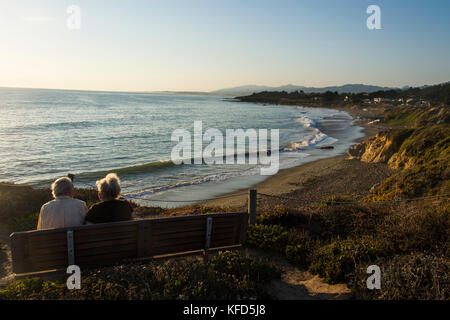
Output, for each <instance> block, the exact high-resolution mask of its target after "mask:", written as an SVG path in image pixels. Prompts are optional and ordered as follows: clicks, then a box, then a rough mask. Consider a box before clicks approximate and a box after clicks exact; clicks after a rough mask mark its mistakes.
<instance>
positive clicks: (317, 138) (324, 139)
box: [283, 116, 338, 151]
mask: <svg viewBox="0 0 450 320" xmlns="http://www.w3.org/2000/svg"><path fill="white" fill-rule="evenodd" d="M296 120H297V122H299V123H301V124H302V126H303V127H305V128H309V129H311V134H308V135H306V136H304V137H303V138H302V140H301V141H296V142H292V143H291V144H289V145H288V146H287V147H285V148H284V149H283V150H284V151H296V150H302V149H306V148H310V147H313V146H317V145H319V144H325V143H326V144H333V143H335V142H336V141H338V140H337V139H335V138H333V137H329V136H328V135H326V134H325V133H323V132H322V131H320V130H319V129H318V128H317V122H316V121H315V120H313V119H310V118H308V117H305V116H301V117H300V118H298V119H296Z"/></svg>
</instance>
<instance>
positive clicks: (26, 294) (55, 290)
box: [0, 278, 65, 300]
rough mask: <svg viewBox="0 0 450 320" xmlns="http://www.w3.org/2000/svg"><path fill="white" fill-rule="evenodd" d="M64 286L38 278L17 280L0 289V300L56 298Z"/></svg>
mask: <svg viewBox="0 0 450 320" xmlns="http://www.w3.org/2000/svg"><path fill="white" fill-rule="evenodd" d="M64 287H65V286H64V285H61V284H56V283H54V282H48V281H44V280H42V279H40V278H28V279H23V280H18V281H16V282H14V283H13V284H11V285H9V286H8V287H6V289H4V290H0V300H16V299H20V300H22V299H56V298H58V296H59V294H60V292H61V291H62V290H63V289H64Z"/></svg>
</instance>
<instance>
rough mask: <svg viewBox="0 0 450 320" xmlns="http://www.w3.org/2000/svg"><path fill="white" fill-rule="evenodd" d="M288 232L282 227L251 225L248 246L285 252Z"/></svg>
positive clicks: (248, 233) (248, 232)
mask: <svg viewBox="0 0 450 320" xmlns="http://www.w3.org/2000/svg"><path fill="white" fill-rule="evenodd" d="M287 239H288V231H287V230H286V229H285V228H284V227H282V226H280V225H270V226H266V225H262V224H255V225H249V228H248V231H247V244H248V245H250V246H253V247H256V248H259V249H269V250H273V251H278V252H283V251H284V250H285V248H286V244H287Z"/></svg>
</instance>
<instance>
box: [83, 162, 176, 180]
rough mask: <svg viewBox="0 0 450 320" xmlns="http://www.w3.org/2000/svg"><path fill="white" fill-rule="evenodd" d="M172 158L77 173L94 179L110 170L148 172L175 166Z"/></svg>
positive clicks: (117, 171) (84, 177)
mask: <svg viewBox="0 0 450 320" xmlns="http://www.w3.org/2000/svg"><path fill="white" fill-rule="evenodd" d="M175 165H176V164H175V163H173V162H172V161H171V160H160V161H155V162H149V163H144V164H137V165H134V166H129V167H122V168H115V169H109V170H98V171H90V172H81V173H78V174H77V175H76V179H77V180H83V181H84V180H92V179H96V178H100V177H103V176H105V175H106V174H108V173H110V172H114V173H117V174H118V175H119V176H120V175H135V174H141V173H148V172H152V171H156V170H162V169H166V168H170V167H173V166H175Z"/></svg>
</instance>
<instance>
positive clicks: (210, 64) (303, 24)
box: [0, 0, 450, 91]
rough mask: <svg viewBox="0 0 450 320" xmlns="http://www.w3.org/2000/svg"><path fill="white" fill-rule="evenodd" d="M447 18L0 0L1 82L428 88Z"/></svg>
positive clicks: (422, 9) (439, 12)
mask: <svg viewBox="0 0 450 320" xmlns="http://www.w3.org/2000/svg"><path fill="white" fill-rule="evenodd" d="M370 4H376V5H379V6H380V8H381V27H382V29H381V30H372V31H371V30H368V29H367V27H366V19H367V17H368V14H367V13H366V9H367V7H368V5H370ZM69 5H78V6H79V8H80V9H81V29H80V30H70V29H69V28H68V27H67V24H66V23H67V19H68V17H69V14H67V12H66V10H67V7H68V6H69ZM449 15H450V1H448V0H442V1H437V0H436V1H434V0H431V1H421V0H417V1H414V0H395V1H393V0H390V1H381V0H373V1H365V0H359V1H358V0H345V1H342V0H334V1H321V0H310V1H301V0H296V1H283V0H281V1H278V0H277V1H275V0H273V1H265V0H221V1H218V0H204V1H203V0H202V1H197V0H185V1H175V0H173V1H149V0H145V1H110V0H86V1H82V0H71V1H65V0H52V1H50V0H48V1H40V0H0V86H17V87H37V88H68V89H69V88H71V89H88V90H125V91H134V90H137V91H141V90H148V91H150V90H199V91H209V90H214V89H220V88H224V87H232V86H237V85H244V84H262V85H283V84H288V83H293V84H298V85H306V86H327V85H340V84H344V83H366V84H376V85H384V86H403V85H422V84H433V83H439V82H443V81H448V80H450V41H449V37H450V19H449V18H448V16H449Z"/></svg>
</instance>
